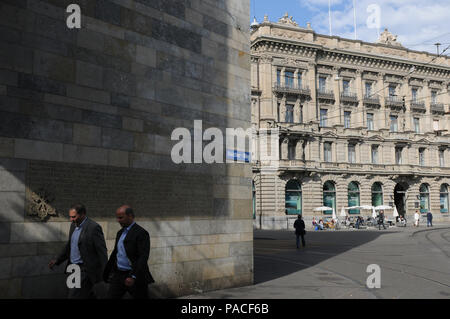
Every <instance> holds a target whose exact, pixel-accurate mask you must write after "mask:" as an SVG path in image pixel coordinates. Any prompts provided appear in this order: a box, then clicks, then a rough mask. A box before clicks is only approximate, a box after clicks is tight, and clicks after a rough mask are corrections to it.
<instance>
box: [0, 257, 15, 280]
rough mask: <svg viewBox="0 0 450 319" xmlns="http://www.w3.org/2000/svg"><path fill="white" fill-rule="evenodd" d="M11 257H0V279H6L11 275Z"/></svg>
mask: <svg viewBox="0 0 450 319" xmlns="http://www.w3.org/2000/svg"><path fill="white" fill-rule="evenodd" d="M11 271H12V258H11V257H6V258H0V279H7V278H10V277H11Z"/></svg>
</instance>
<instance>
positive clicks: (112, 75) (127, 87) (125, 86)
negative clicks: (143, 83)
mask: <svg viewBox="0 0 450 319" xmlns="http://www.w3.org/2000/svg"><path fill="white" fill-rule="evenodd" d="M103 88H104V89H105V90H108V91H111V92H116V93H122V94H125V95H131V96H134V95H136V77H135V76H134V75H132V74H129V73H124V72H118V71H115V70H111V69H107V70H105V72H104V76H103Z"/></svg>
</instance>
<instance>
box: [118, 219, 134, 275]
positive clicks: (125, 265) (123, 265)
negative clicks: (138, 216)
mask: <svg viewBox="0 0 450 319" xmlns="http://www.w3.org/2000/svg"><path fill="white" fill-rule="evenodd" d="M134 224H136V223H135V222H133V223H132V224H131V225H130V226H128V227H127V228H124V230H123V232H122V235H121V236H120V238H119V241H118V242H117V268H119V270H122V271H126V270H131V263H130V260H129V259H128V256H127V253H126V251H125V246H124V245H123V241H124V240H125V237H127V234H128V232H129V230H130V229H131V227H133V225H134Z"/></svg>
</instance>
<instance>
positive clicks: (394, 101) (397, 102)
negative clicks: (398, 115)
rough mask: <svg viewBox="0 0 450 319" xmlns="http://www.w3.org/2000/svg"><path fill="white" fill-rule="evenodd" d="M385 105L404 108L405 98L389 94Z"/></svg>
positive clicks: (392, 107)
mask: <svg viewBox="0 0 450 319" xmlns="http://www.w3.org/2000/svg"><path fill="white" fill-rule="evenodd" d="M385 105H386V107H389V108H391V109H393V110H400V109H402V108H403V99H402V98H401V97H398V96H388V97H386V98H385Z"/></svg>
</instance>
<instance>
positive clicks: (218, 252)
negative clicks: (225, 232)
mask: <svg viewBox="0 0 450 319" xmlns="http://www.w3.org/2000/svg"><path fill="white" fill-rule="evenodd" d="M213 248H214V258H226V257H229V256H230V244H228V243H227V244H216V245H214V246H213Z"/></svg>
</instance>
